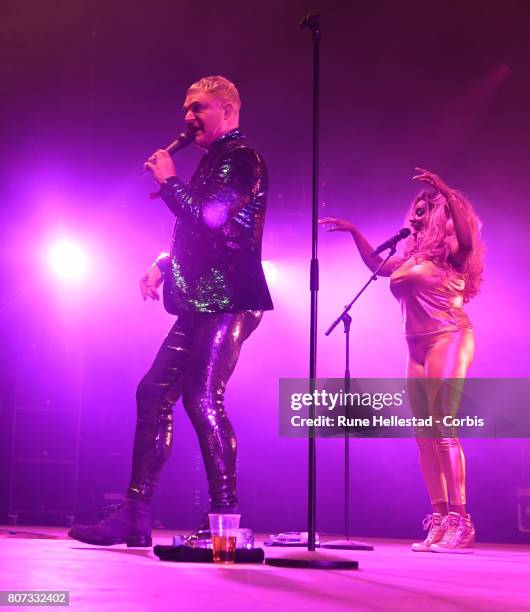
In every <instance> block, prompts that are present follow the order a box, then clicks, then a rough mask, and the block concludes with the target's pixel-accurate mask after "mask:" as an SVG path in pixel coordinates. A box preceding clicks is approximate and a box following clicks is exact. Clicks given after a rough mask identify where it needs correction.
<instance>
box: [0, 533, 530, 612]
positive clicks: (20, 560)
mask: <svg viewBox="0 0 530 612" xmlns="http://www.w3.org/2000/svg"><path fill="white" fill-rule="evenodd" d="M10 530H11V531H13V530H15V531H16V532H17V533H10ZM173 533H174V532H168V531H157V532H155V534H154V535H155V537H154V543H155V544H170V543H171V535H173ZM39 534H41V536H42V537H39ZM322 539H323V541H324V542H325V541H326V540H330V539H332V538H331V537H325V538H322ZM262 541H263V537H262V538H259V537H257V539H256V545H261V543H262ZM364 541H365V542H367V543H370V544H373V546H374V547H375V550H374V551H335V550H333V551H332V550H325V551H324V550H321V551H317V552H316V553H313V555H314V556H318V557H324V558H337V559H354V560H357V561H358V562H359V569H358V570H353V571H334V570H325V571H322V570H308V569H283V568H275V567H270V566H267V565H235V566H231V567H223V566H215V565H213V564H212V565H209V564H192V563H172V562H162V561H159V559H158V558H157V557H156V556H155V555H154V554H153V552H152V550H151V549H147V550H144V549H127V548H126V547H125V546H116V547H112V548H99V547H93V546H88V545H85V544H82V543H80V542H76V541H75V540H71V539H69V538H67V537H66V535H65V530H61V529H52V528H47V527H43V528H37V527H16V528H14V527H0V546H1V550H2V563H1V569H0V590H3V591H24V590H46V591H49V590H61V591H69V592H70V608H73V609H75V610H90V611H93V610H105V609H112V608H117V607H119V608H122V609H126V610H128V611H130V610H164V611H165V610H251V611H252V612H257V611H258V610H274V611H279V610H298V611H300V612H301V611H302V610H303V611H305V610H316V609H318V610H324V611H326V612H327V611H328V610H352V609H354V610H385V611H386V610H417V609H427V610H429V611H435V610H462V609H466V610H530V547H528V546H517V545H500V544H490V545H488V544H478V545H477V547H476V549H475V552H474V554H470V555H446V554H434V553H414V552H412V551H411V550H410V548H409V547H410V542H409V541H404V540H382V539H374V538H369V539H365V540H364ZM264 549H265V554H266V556H267V557H273V556H275V557H281V556H284V557H285V556H289V555H300V554H301V553H304V551H303V549H302V550H301V549H292V548H290V549H288V548H276V547H272V548H271V547H264ZM305 555H306V556H307V555H309V553H307V551H305ZM39 609H42V608H39Z"/></svg>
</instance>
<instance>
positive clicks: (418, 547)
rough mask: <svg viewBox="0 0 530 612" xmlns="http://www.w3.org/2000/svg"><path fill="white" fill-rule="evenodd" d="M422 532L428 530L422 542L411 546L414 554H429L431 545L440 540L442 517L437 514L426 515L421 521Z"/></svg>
mask: <svg viewBox="0 0 530 612" xmlns="http://www.w3.org/2000/svg"><path fill="white" fill-rule="evenodd" d="M423 530H424V531H427V530H428V531H427V537H426V538H425V540H423V542H414V544H413V545H412V546H411V548H412V550H413V551H414V552H430V550H431V546H432V544H436V542H439V541H440V540H441V539H442V536H443V529H442V515H441V514H439V513H438V512H433V514H428V515H427V516H426V517H425V518H424V519H423Z"/></svg>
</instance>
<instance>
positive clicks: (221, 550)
mask: <svg viewBox="0 0 530 612" xmlns="http://www.w3.org/2000/svg"><path fill="white" fill-rule="evenodd" d="M208 519H209V520H210V531H211V533H212V548H213V562H214V563H224V564H230V563H235V560H236V542H237V532H238V529H239V520H240V519H241V514H208Z"/></svg>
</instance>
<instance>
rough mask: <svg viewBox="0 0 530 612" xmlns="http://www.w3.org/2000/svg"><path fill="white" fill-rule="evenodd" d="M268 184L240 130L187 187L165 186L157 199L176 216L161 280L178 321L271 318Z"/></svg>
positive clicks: (214, 150) (215, 149)
mask: <svg viewBox="0 0 530 612" xmlns="http://www.w3.org/2000/svg"><path fill="white" fill-rule="evenodd" d="M267 189H268V178H267V170H266V168H265V163H264V161H263V158H262V157H261V155H260V154H259V153H257V152H256V151H255V150H254V149H252V148H251V147H250V146H249V144H248V143H247V142H246V140H245V139H244V138H243V136H242V134H241V132H240V130H239V129H236V130H232V131H231V132H228V133H227V134H224V135H223V136H221V137H220V138H218V139H217V140H216V141H215V142H214V143H213V144H212V146H211V147H210V149H209V151H208V153H207V154H206V155H204V157H203V158H202V159H201V161H200V162H199V165H198V167H197V169H196V171H195V173H194V174H193V176H192V177H191V180H190V182H189V183H188V184H187V185H186V184H184V183H182V181H180V180H179V179H178V178H177V177H175V176H173V177H170V178H168V179H166V180H165V181H164V182H163V183H162V185H161V189H160V195H161V197H162V199H163V200H164V201H165V202H166V204H167V205H168V207H169V209H170V210H171V211H172V212H173V213H174V214H175V217H176V220H175V230H174V233H173V241H172V244H171V253H170V254H169V256H166V257H162V258H159V259H158V260H157V264H158V266H159V267H160V269H161V270H162V273H163V276H164V290H163V293H164V307H165V309H166V310H167V311H168V312H170V313H172V314H178V312H179V311H182V310H197V311H200V312H212V313H213V312H240V311H243V310H271V309H272V307H273V306H272V301H271V297H270V294H269V290H268V288H267V283H266V280H265V275H264V273H263V268H262V266H261V238H262V234H263V224H264V220H265V208H266V203H267Z"/></svg>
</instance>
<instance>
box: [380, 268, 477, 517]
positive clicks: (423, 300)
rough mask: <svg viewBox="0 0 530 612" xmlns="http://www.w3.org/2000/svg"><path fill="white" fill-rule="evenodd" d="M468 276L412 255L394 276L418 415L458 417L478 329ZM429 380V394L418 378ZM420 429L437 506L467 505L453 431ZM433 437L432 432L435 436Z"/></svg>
mask: <svg viewBox="0 0 530 612" xmlns="http://www.w3.org/2000/svg"><path fill="white" fill-rule="evenodd" d="M464 288H465V278H464V276H463V275H462V274H461V273H459V272H458V271H456V270H454V269H451V268H446V267H442V266H439V265H436V263H434V262H433V261H427V260H416V258H415V257H410V258H409V259H407V260H406V261H404V262H403V263H402V264H401V265H400V266H399V267H398V268H396V269H395V270H394V271H393V272H392V274H391V276H390V290H391V292H392V294H393V295H394V297H395V298H396V299H397V300H398V301H399V303H400V304H401V311H402V313H403V327H404V331H405V337H406V339H407V344H408V348H409V357H408V360H407V377H408V378H409V391H410V393H409V399H410V403H411V407H412V410H413V412H414V414H415V415H416V416H419V417H425V416H428V415H429V414H432V415H433V416H435V417H438V416H441V415H448V414H450V415H452V416H455V415H456V413H457V411H458V408H459V404H460V398H461V389H462V385H459V384H454V383H453V384H447V383H445V382H444V380H445V379H447V378H452V379H455V378H456V379H462V380H463V379H464V378H465V376H466V373H467V370H468V368H469V366H470V364H471V360H472V359H473V352H474V335H473V327H472V325H471V322H470V321H469V318H468V317H467V315H466V313H465V312H464V309H463V305H464ZM421 378H429V379H430V381H429V384H428V385H427V387H426V389H427V390H426V391H425V390H422V389H421V386H422V385H419V384H418V382H419V381H418V380H417V379H421ZM422 433H423V432H422V431H419V430H418V431H417V432H416V434H417V438H416V440H417V442H418V446H419V451H420V466H421V468H422V472H423V477H424V480H425V484H426V486H427V490H428V492H429V496H430V499H431V502H432V503H433V504H437V503H440V502H447V501H449V503H450V504H452V505H462V504H465V499H466V496H465V461H464V454H463V452H462V447H461V445H460V441H459V440H458V438H456V437H454V430H453V429H452V428H440V431H439V433H438V435H439V437H436V438H432V437H424V435H425V434H423V435H422ZM431 436H432V434H431Z"/></svg>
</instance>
